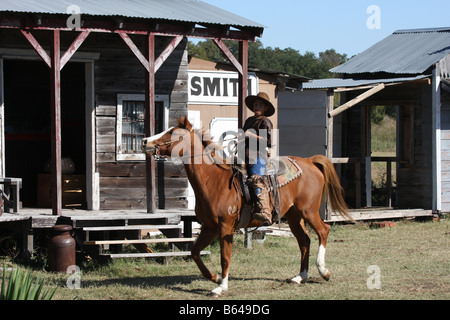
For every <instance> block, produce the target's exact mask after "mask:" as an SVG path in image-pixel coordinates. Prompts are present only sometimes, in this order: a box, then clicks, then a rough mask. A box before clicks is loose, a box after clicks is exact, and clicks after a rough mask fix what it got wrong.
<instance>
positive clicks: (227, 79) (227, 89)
mask: <svg viewBox="0 0 450 320" xmlns="http://www.w3.org/2000/svg"><path fill="white" fill-rule="evenodd" d="M188 91H189V101H188V103H189V104H207V105H208V104H212V105H237V104H238V92H239V81H238V73H237V72H228V71H194V70H193V71H189V90H188ZM258 91H259V90H258V77H257V76H256V74H255V73H249V74H248V95H256V94H258Z"/></svg>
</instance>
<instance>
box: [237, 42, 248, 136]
mask: <svg viewBox="0 0 450 320" xmlns="http://www.w3.org/2000/svg"><path fill="white" fill-rule="evenodd" d="M239 63H240V64H241V66H242V72H240V73H239V95H238V99H239V100H238V128H239V129H241V128H242V127H243V126H244V122H245V119H246V118H247V108H246V106H245V98H246V97H247V94H248V41H240V42H239Z"/></svg>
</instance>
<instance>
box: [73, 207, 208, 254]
mask: <svg viewBox="0 0 450 320" xmlns="http://www.w3.org/2000/svg"><path fill="white" fill-rule="evenodd" d="M188 218H189V219H187V220H188V221H187V222H189V227H190V223H191V222H192V218H191V217H190V216H189V217H188ZM183 222H184V223H185V224H184V236H183V226H182V225H181V224H182V223H183ZM71 223H72V225H73V227H74V229H75V231H76V234H77V238H78V241H77V242H78V244H79V245H80V246H81V247H82V249H83V251H84V252H86V253H87V254H88V255H89V256H91V257H92V258H93V259H95V260H98V261H100V262H104V261H111V260H114V259H121V258H161V257H164V258H168V257H189V256H191V252H190V248H191V247H192V245H193V244H194V242H195V240H196V238H195V237H192V232H191V230H192V228H189V227H188V228H186V219H183V220H182V217H181V215H176V214H138V215H136V214H133V215H126V214H122V215H120V214H116V215H114V214H112V215H108V216H97V215H86V216H81V215H78V216H75V217H71ZM186 229H187V230H188V233H187V232H186ZM151 231H153V232H155V231H157V232H158V234H160V235H161V236H164V237H160V236H158V237H157V238H154V237H151V238H149V239H142V235H145V234H146V233H147V232H151ZM163 243H167V244H168V245H167V246H164V245H162V246H160V245H158V244H163ZM152 244H154V245H156V246H152V247H149V246H148V245H152ZM128 245H132V246H134V247H135V248H136V249H137V251H138V252H131V253H127V252H123V246H128ZM160 250H161V251H162V250H164V251H162V252H155V251H160ZM167 250H168V251H167ZM201 254H210V252H209V251H203V252H202V253H201Z"/></svg>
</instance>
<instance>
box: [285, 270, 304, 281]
mask: <svg viewBox="0 0 450 320" xmlns="http://www.w3.org/2000/svg"><path fill="white" fill-rule="evenodd" d="M307 279H308V272H307V271H302V272H301V273H300V274H299V275H298V276H295V277H293V278H292V279H287V282H288V283H293V284H302V283H305V282H306V280H307Z"/></svg>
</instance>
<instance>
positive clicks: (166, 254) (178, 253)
mask: <svg viewBox="0 0 450 320" xmlns="http://www.w3.org/2000/svg"><path fill="white" fill-rule="evenodd" d="M200 254H201V255H206V254H211V252H209V251H201V252H200ZM190 255H191V253H190V252H189V251H176V252H155V253H116V254H114V253H112V254H103V255H102V256H104V257H107V258H109V259H122V258H169V257H189V256H190Z"/></svg>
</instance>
